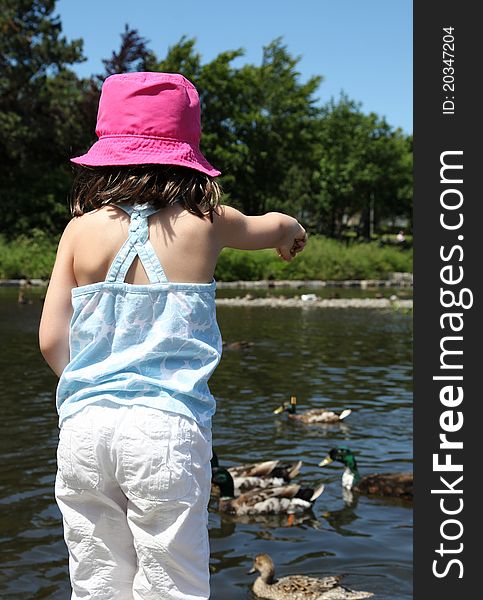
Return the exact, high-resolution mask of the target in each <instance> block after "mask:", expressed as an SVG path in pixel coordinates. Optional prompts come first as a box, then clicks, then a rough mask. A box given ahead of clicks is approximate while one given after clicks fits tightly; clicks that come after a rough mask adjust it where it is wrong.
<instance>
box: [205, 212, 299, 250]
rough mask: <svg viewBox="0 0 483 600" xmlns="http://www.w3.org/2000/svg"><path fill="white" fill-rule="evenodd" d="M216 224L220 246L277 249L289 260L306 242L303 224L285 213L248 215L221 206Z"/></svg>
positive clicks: (244, 248)
mask: <svg viewBox="0 0 483 600" xmlns="http://www.w3.org/2000/svg"><path fill="white" fill-rule="evenodd" d="M215 223H216V230H217V236H218V241H219V244H220V247H221V248H224V247H227V248H238V249H239V250H261V249H262V248H276V249H277V251H278V254H279V256H280V257H281V258H283V259H284V260H287V261H290V260H292V258H293V257H294V256H295V254H297V253H298V252H301V251H302V250H303V249H304V247H305V244H306V242H307V234H306V232H305V229H304V228H303V227H302V225H300V223H299V222H298V221H297V219H294V218H293V217H289V216H288V215H285V214H283V213H278V212H270V213H267V214H265V215H260V216H254V217H249V216H246V215H244V214H243V213H241V212H240V211H238V210H236V209H235V208H232V207H231V206H221V207H220V210H219V214H218V215H216V217H215Z"/></svg>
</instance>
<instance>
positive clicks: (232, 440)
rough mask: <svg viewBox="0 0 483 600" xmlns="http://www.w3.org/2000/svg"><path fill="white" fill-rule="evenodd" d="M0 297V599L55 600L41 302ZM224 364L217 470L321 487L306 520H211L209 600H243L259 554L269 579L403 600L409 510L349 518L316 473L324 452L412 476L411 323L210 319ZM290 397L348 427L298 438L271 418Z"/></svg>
mask: <svg viewBox="0 0 483 600" xmlns="http://www.w3.org/2000/svg"><path fill="white" fill-rule="evenodd" d="M33 297H34V302H33V303H32V304H24V305H20V304H18V303H17V302H16V298H17V295H16V290H9V289H7V290H0V319H1V323H0V327H1V331H2V338H3V339H4V340H5V341H6V343H5V342H4V344H2V346H1V350H0V368H1V369H2V376H3V377H2V380H3V385H2V387H1V389H0V402H1V407H2V415H3V419H2V421H1V423H0V428H1V430H0V434H1V435H0V448H1V450H2V457H3V460H2V464H1V473H2V475H1V482H0V491H1V497H0V502H1V509H2V510H1V512H0V525H1V531H2V544H1V549H0V553H1V559H2V573H1V575H0V591H1V593H0V597H1V598H2V599H3V598H16V599H19V598H28V599H29V600H30V599H37V598H48V599H52V600H57V599H59V600H60V599H65V598H67V597H68V594H69V589H70V588H69V583H68V575H67V558H66V550H65V546H64V543H63V540H62V527H61V521H60V513H59V512H58V509H57V507H56V505H55V501H54V494H53V486H54V476H55V449H56V444H57V417H56V413H55V405H54V392H55V386H56V378H55V376H54V375H53V374H52V373H51V372H50V370H49V368H48V367H47V366H46V365H45V363H44V362H43V360H42V358H41V356H40V354H39V352H38V347H37V328H38V321H39V318H40V312H41V303H40V301H39V299H38V297H37V298H35V296H33ZM218 319H219V323H220V328H221V330H222V333H223V338H224V339H225V340H226V341H227V342H233V341H237V340H248V341H251V342H253V345H252V346H248V347H247V348H244V349H241V350H238V351H237V350H234V351H226V352H225V353H224V356H223V359H222V363H221V365H220V366H219V368H218V370H217V372H216V373H215V375H214V376H213V378H212V380H211V389H212V392H213V394H214V395H215V397H216V398H217V401H218V412H217V414H216V416H215V420H214V424H213V439H214V445H215V448H216V450H217V453H218V455H219V457H220V462H222V463H223V464H224V465H226V466H230V465H234V464H239V463H241V462H248V461H258V460H270V459H284V460H299V459H300V460H303V463H304V464H303V467H302V470H301V474H300V476H299V478H298V481H301V482H303V483H305V484H310V485H313V484H314V483H318V482H321V481H323V482H324V483H325V485H326V488H325V491H324V493H323V494H322V496H321V497H320V498H319V499H318V500H317V501H316V503H315V505H314V507H313V511H312V512H311V513H308V514H306V515H301V516H296V517H295V519H287V517H286V516H283V515H281V516H275V517H271V518H270V519H262V518H245V519H239V518H235V517H230V516H227V515H220V514H219V513H217V512H215V511H213V510H212V511H211V512H210V515H209V526H210V538H211V550H212V554H211V572H212V596H211V597H212V600H225V599H229V600H239V599H240V600H241V599H246V598H249V597H251V594H250V592H249V589H250V587H251V585H252V583H253V580H254V576H253V575H252V576H249V575H247V574H246V573H247V571H248V570H249V568H250V566H251V563H252V560H253V557H254V556H255V555H256V554H258V553H260V552H267V553H269V554H270V555H271V556H272V558H273V559H274V561H275V564H276V567H277V574H278V575H280V576H282V575H287V574H290V573H305V574H310V575H315V576H322V575H325V574H340V573H343V574H345V578H344V582H345V583H346V584H347V585H348V586H349V587H354V588H355V589H364V590H370V591H373V592H375V593H376V598H378V599H385V598H387V599H391V600H407V599H409V598H411V597H412V510H411V506H410V505H408V504H407V503H404V502H401V501H397V500H396V501H387V500H384V499H379V498H368V497H364V496H360V497H358V498H355V499H354V501H353V503H352V504H350V505H348V504H346V503H345V502H344V498H343V496H342V489H341V482H340V479H341V476H342V466H341V465H338V466H330V467H328V468H325V469H321V468H319V467H318V463H319V462H320V460H321V459H322V458H324V457H325V455H326V454H327V452H328V451H329V450H330V449H331V448H332V447H333V446H336V445H339V444H344V445H346V446H349V447H350V448H351V449H352V450H354V451H355V452H356V456H357V461H358V464H359V467H360V471H361V473H367V472H376V471H380V472H382V471H389V470H391V471H398V470H399V471H403V470H404V471H407V470H411V463H412V390H411V384H412V382H411V379H412V370H411V368H412V367H411V365H412V356H411V349H412V340H411V335H412V331H411V318H410V317H409V316H408V315H403V314H399V313H397V312H393V311H381V310H379V311H372V310H355V309H351V310H348V309H344V310H337V309H330V310H327V309H325V310H320V309H319V310H317V309H311V308H307V309H272V310H270V309H266V308H250V307H248V308H231V307H230V308H225V307H223V308H220V309H219V310H218ZM290 395H296V396H297V400H298V409H299V410H300V411H302V410H303V409H304V408H314V407H322V406H323V407H327V408H329V409H331V410H335V411H340V410H342V409H344V408H351V409H352V410H353V414H351V415H350V417H349V418H348V419H347V421H345V422H344V423H343V424H339V425H332V426H307V425H302V424H300V423H294V422H292V421H289V420H288V419H287V418H286V415H283V414H282V415H273V413H272V411H273V410H274V409H275V408H276V407H277V406H279V405H280V404H281V403H282V401H284V400H288V398H289V397H290Z"/></svg>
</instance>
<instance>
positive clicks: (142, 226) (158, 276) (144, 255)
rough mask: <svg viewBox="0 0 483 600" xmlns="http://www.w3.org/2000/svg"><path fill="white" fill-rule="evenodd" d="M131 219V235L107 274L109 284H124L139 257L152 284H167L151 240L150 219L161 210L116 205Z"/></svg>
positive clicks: (148, 206) (143, 206)
mask: <svg viewBox="0 0 483 600" xmlns="http://www.w3.org/2000/svg"><path fill="white" fill-rule="evenodd" d="M116 206H117V207H119V208H121V209H122V210H124V212H126V213H127V214H128V215H130V217H131V223H130V224H129V234H128V237H127V239H126V241H125V242H124V244H123V245H122V246H121V248H120V249H119V251H118V253H117V254H116V256H115V257H114V260H113V261H112V263H111V266H110V268H109V271H108V272H107V276H106V281H107V282H124V279H125V277H126V273H127V272H128V270H129V267H130V266H131V265H132V263H133V261H134V259H135V258H136V256H139V260H140V261H141V263H142V265H143V267H144V270H145V271H146V275H147V276H148V278H149V281H150V283H167V281H168V279H167V277H166V275H165V273H164V269H163V267H162V265H161V263H160V262H159V258H158V257H157V255H156V252H155V251H154V248H153V246H152V244H151V242H150V240H149V222H148V217H149V216H150V215H152V214H154V213H155V212H157V211H158V210H159V209H157V208H154V207H153V206H151V205H148V204H134V205H130V204H116Z"/></svg>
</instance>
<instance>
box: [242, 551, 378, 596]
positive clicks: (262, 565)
mask: <svg viewBox="0 0 483 600" xmlns="http://www.w3.org/2000/svg"><path fill="white" fill-rule="evenodd" d="M257 571H258V572H259V573H260V575H259V576H258V577H257V579H256V580H255V582H254V584H253V587H252V589H253V592H254V593H255V595H256V596H258V597H259V598H268V599H273V600H359V599H362V598H370V597H371V596H373V595H374V594H372V593H371V592H356V591H354V590H350V589H349V588H346V587H345V586H342V585H341V584H340V580H341V577H340V576H337V575H329V576H327V577H322V578H317V577H309V576H307V575H289V576H287V577H281V578H280V579H276V578H275V566H274V564H273V561H272V559H271V558H270V556H269V555H268V554H258V555H257V556H256V557H255V560H254V561H253V566H252V568H251V569H250V571H248V573H249V574H250V573H256V572H257Z"/></svg>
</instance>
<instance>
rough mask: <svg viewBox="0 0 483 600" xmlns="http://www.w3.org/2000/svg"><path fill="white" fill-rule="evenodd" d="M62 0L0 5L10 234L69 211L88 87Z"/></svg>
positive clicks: (1, 149)
mask: <svg viewBox="0 0 483 600" xmlns="http://www.w3.org/2000/svg"><path fill="white" fill-rule="evenodd" d="M54 7H55V1H54V0H2V2H1V10H0V31H2V35H1V37H0V73H1V75H0V162H1V165H2V166H1V172H0V194H1V196H2V208H3V210H2V211H1V213H0V229H1V230H2V231H5V233H6V234H7V235H8V236H13V235H15V234H17V233H19V232H22V231H26V230H29V229H31V228H33V227H41V228H45V229H46V230H49V231H51V232H56V231H58V229H59V226H60V225H61V224H62V223H64V222H65V220H66V218H67V209H66V203H65V202H64V204H60V203H59V202H58V200H59V198H60V197H62V196H65V189H66V181H67V178H68V166H67V158H68V154H69V146H70V145H71V144H72V140H75V139H76V137H78V136H79V135H80V130H81V129H82V123H80V122H78V120H77V118H76V110H77V104H78V102H79V100H80V89H79V86H78V81H77V78H76V77H75V75H74V74H73V73H72V71H70V70H69V69H68V68H67V66H68V65H71V64H73V63H76V62H79V61H81V60H83V56H82V41H81V40H74V41H72V42H68V41H67V40H66V39H65V37H62V36H61V33H62V27H61V24H60V20H59V18H58V17H57V16H54V15H53V14H52V13H53V11H54Z"/></svg>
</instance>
